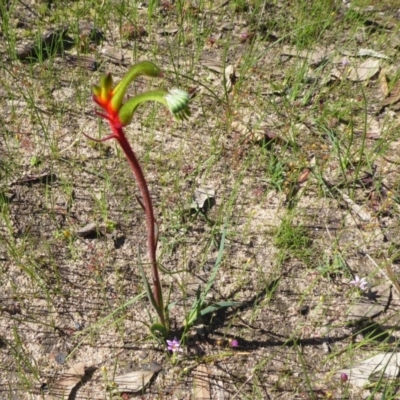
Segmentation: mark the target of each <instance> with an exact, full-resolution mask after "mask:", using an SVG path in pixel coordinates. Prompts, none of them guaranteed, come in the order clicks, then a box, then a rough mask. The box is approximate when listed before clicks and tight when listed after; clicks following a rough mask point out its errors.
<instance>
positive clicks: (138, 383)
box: [114, 370, 154, 392]
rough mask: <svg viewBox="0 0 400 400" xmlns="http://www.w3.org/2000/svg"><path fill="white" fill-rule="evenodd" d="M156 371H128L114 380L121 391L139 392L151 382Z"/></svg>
mask: <svg viewBox="0 0 400 400" xmlns="http://www.w3.org/2000/svg"><path fill="white" fill-rule="evenodd" d="M153 375H154V371H148V370H139V371H132V372H128V373H127V374H124V375H119V376H116V377H115V378H114V382H115V384H116V385H117V387H118V390H119V391H121V392H139V391H140V390H143V388H144V387H145V386H146V385H147V384H148V383H149V382H150V380H151V378H152V377H153Z"/></svg>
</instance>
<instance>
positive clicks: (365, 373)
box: [337, 353, 400, 387]
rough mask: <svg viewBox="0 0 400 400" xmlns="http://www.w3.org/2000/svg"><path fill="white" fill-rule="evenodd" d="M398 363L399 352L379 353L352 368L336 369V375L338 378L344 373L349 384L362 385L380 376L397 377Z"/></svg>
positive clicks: (399, 369)
mask: <svg viewBox="0 0 400 400" xmlns="http://www.w3.org/2000/svg"><path fill="white" fill-rule="evenodd" d="M399 364H400V353H379V354H377V355H376V356H373V357H371V358H368V359H366V360H364V361H362V362H361V363H359V364H357V365H354V366H353V367H352V368H346V369H341V370H339V371H337V376H338V377H339V378H340V377H341V375H342V374H346V375H347V377H348V381H349V382H350V383H351V384H353V385H355V386H358V387H363V386H365V385H366V384H367V383H369V382H375V381H378V380H380V379H381V378H382V377H386V378H392V379H394V378H397V377H398V376H399V372H400V368H399Z"/></svg>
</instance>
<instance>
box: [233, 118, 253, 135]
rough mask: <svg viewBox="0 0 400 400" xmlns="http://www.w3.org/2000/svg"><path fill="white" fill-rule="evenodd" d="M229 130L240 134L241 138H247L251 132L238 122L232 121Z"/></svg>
mask: <svg viewBox="0 0 400 400" xmlns="http://www.w3.org/2000/svg"><path fill="white" fill-rule="evenodd" d="M231 128H232V130H234V131H236V132H238V133H240V134H241V135H243V136H247V135H249V134H250V132H251V131H250V129H249V128H248V127H247V126H246V125H244V124H242V123H241V122H240V121H232V123H231Z"/></svg>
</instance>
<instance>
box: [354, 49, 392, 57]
mask: <svg viewBox="0 0 400 400" xmlns="http://www.w3.org/2000/svg"><path fill="white" fill-rule="evenodd" d="M357 55H358V56H360V57H365V56H369V57H375V58H383V59H385V60H389V59H390V57H388V56H387V55H385V54H383V53H379V52H378V51H375V50H372V49H359V50H358V53H357Z"/></svg>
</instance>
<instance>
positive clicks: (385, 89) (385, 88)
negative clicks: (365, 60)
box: [379, 69, 389, 97]
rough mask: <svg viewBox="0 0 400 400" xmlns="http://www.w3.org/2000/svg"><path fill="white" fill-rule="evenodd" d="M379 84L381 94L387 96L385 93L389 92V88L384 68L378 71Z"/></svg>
mask: <svg viewBox="0 0 400 400" xmlns="http://www.w3.org/2000/svg"><path fill="white" fill-rule="evenodd" d="M379 84H380V87H381V92H382V94H383V97H387V95H388V94H389V88H388V84H387V79H386V71H385V70H384V69H382V70H381V72H380V73H379Z"/></svg>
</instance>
